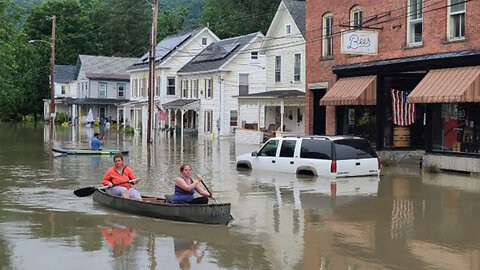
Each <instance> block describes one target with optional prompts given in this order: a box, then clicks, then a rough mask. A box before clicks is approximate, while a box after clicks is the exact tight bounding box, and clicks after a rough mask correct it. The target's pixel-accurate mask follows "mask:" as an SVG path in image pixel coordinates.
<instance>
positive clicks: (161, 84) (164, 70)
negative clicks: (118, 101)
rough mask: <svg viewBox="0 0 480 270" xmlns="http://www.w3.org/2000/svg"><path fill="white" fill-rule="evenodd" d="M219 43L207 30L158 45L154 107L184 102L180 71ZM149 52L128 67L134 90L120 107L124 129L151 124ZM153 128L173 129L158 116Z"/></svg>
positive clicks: (186, 33) (184, 35)
mask: <svg viewBox="0 0 480 270" xmlns="http://www.w3.org/2000/svg"><path fill="white" fill-rule="evenodd" d="M218 40H220V39H219V38H218V37H217V36H216V35H215V34H214V33H213V32H212V31H211V30H210V29H208V28H207V27H203V28H199V29H194V30H190V31H187V32H184V33H178V34H173V35H170V36H167V37H165V38H163V39H162V40H161V41H160V42H159V43H158V44H157V46H156V53H155V89H154V101H153V103H154V108H155V111H156V112H158V109H164V108H163V105H164V104H165V103H169V102H173V101H176V100H179V99H181V93H180V91H179V88H180V82H179V78H178V75H177V71H178V70H179V69H180V68H182V67H183V66H184V65H185V64H187V63H188V62H189V61H190V60H191V59H192V58H193V57H195V56H196V55H197V54H198V53H200V52H201V51H202V50H203V49H205V48H206V47H207V46H209V45H210V44H211V43H213V42H216V41H218ZM148 65H149V52H146V53H145V54H144V55H143V56H142V57H140V58H139V59H137V60H136V61H135V62H134V63H133V64H132V65H131V66H130V67H129V68H128V73H129V75H130V83H131V88H130V90H129V93H130V96H131V98H130V101H129V102H126V103H124V104H122V105H121V106H120V107H119V108H118V111H117V112H118V114H119V115H122V117H121V118H123V124H124V126H130V127H133V128H135V129H141V128H142V126H143V127H145V126H147V122H148V92H149V89H148V88H149V82H148V78H149V71H148ZM153 127H154V128H160V127H161V128H164V127H172V126H171V125H169V124H166V123H165V122H163V123H161V122H159V121H158V118H157V117H154V119H153Z"/></svg>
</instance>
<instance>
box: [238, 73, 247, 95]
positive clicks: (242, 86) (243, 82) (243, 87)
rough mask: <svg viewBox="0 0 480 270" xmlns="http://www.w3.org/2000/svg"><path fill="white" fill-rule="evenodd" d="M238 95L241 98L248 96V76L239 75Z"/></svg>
mask: <svg viewBox="0 0 480 270" xmlns="http://www.w3.org/2000/svg"><path fill="white" fill-rule="evenodd" d="M238 81H239V83H238V88H239V89H238V94H239V95H240V96H246V95H248V74H239V79H238Z"/></svg>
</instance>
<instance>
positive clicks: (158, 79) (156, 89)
mask: <svg viewBox="0 0 480 270" xmlns="http://www.w3.org/2000/svg"><path fill="white" fill-rule="evenodd" d="M156 81H157V82H156V85H155V96H157V97H158V96H160V82H161V77H160V76H158V77H157V80H156Z"/></svg>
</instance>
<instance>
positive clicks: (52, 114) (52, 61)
mask: <svg viewBox="0 0 480 270" xmlns="http://www.w3.org/2000/svg"><path fill="white" fill-rule="evenodd" d="M56 27H57V18H56V16H55V15H53V17H52V42H51V46H52V55H51V58H50V138H53V126H54V124H55V123H54V122H55V81H54V80H55V42H56V33H55V32H56Z"/></svg>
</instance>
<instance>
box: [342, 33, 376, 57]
mask: <svg viewBox="0 0 480 270" xmlns="http://www.w3.org/2000/svg"><path fill="white" fill-rule="evenodd" d="M341 53H346V54H367V55H376V54H378V32H374V31H360V30H352V31H351V30H348V31H345V32H343V33H342V48H341Z"/></svg>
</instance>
